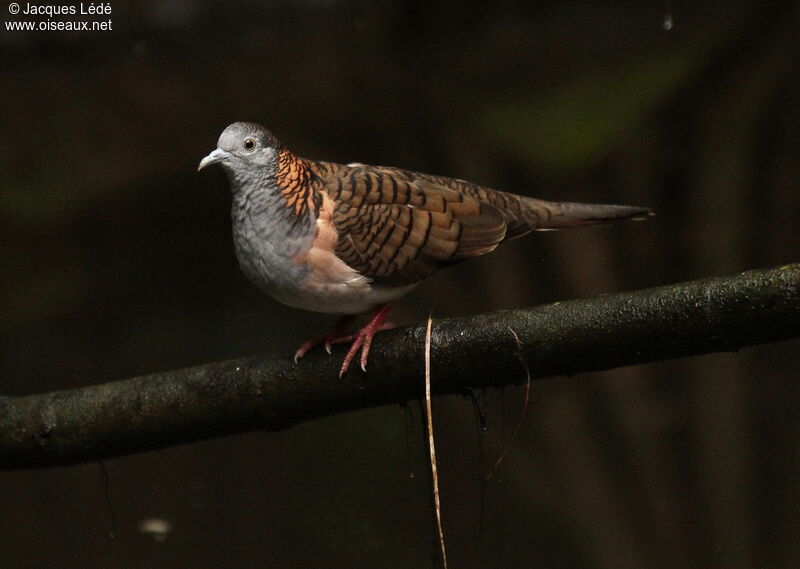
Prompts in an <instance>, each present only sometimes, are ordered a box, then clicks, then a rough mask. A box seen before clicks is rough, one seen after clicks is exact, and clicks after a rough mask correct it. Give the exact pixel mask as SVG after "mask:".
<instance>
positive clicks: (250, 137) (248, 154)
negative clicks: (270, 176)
mask: <svg viewBox="0 0 800 569" xmlns="http://www.w3.org/2000/svg"><path fill="white" fill-rule="evenodd" d="M280 148H281V144H280V142H278V139H277V138H275V135H273V134H272V133H271V132H270V131H269V130H267V129H266V128H264V127H263V126H261V125H259V124H255V123H249V122H235V123H233V124H232V125H229V126H228V127H227V128H226V129H225V130H223V131H222V134H221V135H220V137H219V140H218V141H217V148H216V149H215V150H214V151H213V152H211V154H209V155H208V156H206V157H205V158H203V159H202V160H201V161H200V165H199V166H198V167H197V170H198V171H199V170H202V169H203V168H205V167H206V166H210V165H212V164H219V165H220V166H222V167H223V168H224V169H225V170H226V171H227V172H228V173H229V174H233V175H234V176H236V175H237V174H242V173H244V172H247V171H251V170H252V169H254V168H256V169H258V168H269V167H274V166H275V164H276V163H277V156H278V152H279V151H280Z"/></svg>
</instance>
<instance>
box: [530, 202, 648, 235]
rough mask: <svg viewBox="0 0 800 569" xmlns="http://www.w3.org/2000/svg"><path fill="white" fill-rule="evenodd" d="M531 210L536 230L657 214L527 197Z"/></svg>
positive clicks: (642, 208)
mask: <svg viewBox="0 0 800 569" xmlns="http://www.w3.org/2000/svg"><path fill="white" fill-rule="evenodd" d="M524 203H525V205H526V206H527V207H528V209H529V211H530V212H531V213H532V214H533V215H534V216H535V217H536V219H535V221H534V220H530V221H532V222H534V223H533V225H534V227H533V229H534V231H546V230H548V229H561V228H565V227H577V226H580V225H594V224H598V223H608V222H611V221H619V220H625V219H631V220H642V219H647V218H648V217H651V216H653V215H655V213H653V210H652V209H650V208H647V207H638V206H631V205H607V204H587V203H570V202H547V201H544V200H537V199H534V198H524Z"/></svg>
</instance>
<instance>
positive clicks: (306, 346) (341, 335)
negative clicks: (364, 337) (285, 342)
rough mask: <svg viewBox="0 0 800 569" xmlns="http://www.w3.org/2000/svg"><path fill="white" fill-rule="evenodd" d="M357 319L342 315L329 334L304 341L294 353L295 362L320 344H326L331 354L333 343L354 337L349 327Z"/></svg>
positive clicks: (326, 349)
mask: <svg viewBox="0 0 800 569" xmlns="http://www.w3.org/2000/svg"><path fill="white" fill-rule="evenodd" d="M355 319H356V317H355V316H350V315H345V316H342V317H341V318H339V320H337V321H336V324H334V325H333V328H331V329H330V331H329V332H328V333H327V334H325V335H324V336H315V337H314V338H311V339H310V340H306V341H305V342H303V343H302V344H301V345H300V347H299V348H297V351H296V352H295V353H294V363H297V360H299V359H300V358H302V357H303V356H304V355H306V354H307V353H308V352H309V351H310V350H311V349H312V348H315V347H316V346H318V345H320V344H324V345H325V351H326V352H328V353H329V354H330V353H331V346H333V344H338V343H340V342H349V341H350V339H351V338H353V334H351V333H350V332H349V331H348V328H350V324H352V323H353V320H355Z"/></svg>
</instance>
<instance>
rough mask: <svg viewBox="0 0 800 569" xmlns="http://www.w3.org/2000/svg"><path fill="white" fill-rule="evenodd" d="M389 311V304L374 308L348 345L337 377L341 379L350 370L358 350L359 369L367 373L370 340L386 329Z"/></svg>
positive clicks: (390, 307)
mask: <svg viewBox="0 0 800 569" xmlns="http://www.w3.org/2000/svg"><path fill="white" fill-rule="evenodd" d="M391 309H392V305H391V303H389V304H384V305H382V306H379V307H378V308H376V309H375V311H374V312H373V313H372V316H370V319H369V321H368V322H367V323H366V324H364V326H363V327H362V328H361V330H359V331H358V332H356V333H355V334H354V335H353V343H352V344H350V349H349V350H347V355H346V356H345V357H344V361H343V362H342V367H341V369H340V370H339V377H342V376H343V375H344V374H345V373H347V370H348V369H350V362H352V361H353V358H355V357H356V354H357V353H358V351H359V350H361V359H360V363H361V369H362V370H363V371H367V359H368V358H369V349H370V346H372V338H373V336H375V334H376V333H378V332H379V331H381V330H386V329H387V328H386V325H387V324H388V323H386V322H385V320H386V316H388V314H389V311H390V310H391Z"/></svg>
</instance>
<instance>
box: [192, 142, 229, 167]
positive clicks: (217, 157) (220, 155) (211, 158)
mask: <svg viewBox="0 0 800 569" xmlns="http://www.w3.org/2000/svg"><path fill="white" fill-rule="evenodd" d="M229 156H230V153H228V152H225V151H224V150H222V149H221V148H217V149H216V150H214V151H213V152H212V153H211V154H209V155H208V156H206V157H205V158H203V159H202V160H201V161H200V165H199V166H198V167H197V171H198V172H199V171H200V170H202V169H203V168H205V167H206V166H211V165H212V164H218V163H220V162H222V161H223V160H227V159H228V157H229Z"/></svg>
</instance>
